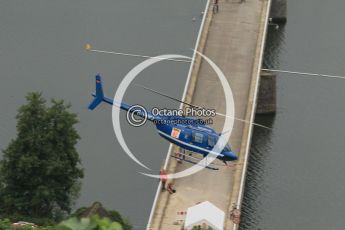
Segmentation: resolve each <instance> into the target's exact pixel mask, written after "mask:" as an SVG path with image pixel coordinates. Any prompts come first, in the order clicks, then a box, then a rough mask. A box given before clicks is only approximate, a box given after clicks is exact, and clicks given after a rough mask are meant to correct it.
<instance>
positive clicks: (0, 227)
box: [0, 219, 11, 230]
mask: <svg viewBox="0 0 345 230" xmlns="http://www.w3.org/2000/svg"><path fill="white" fill-rule="evenodd" d="M8 229H11V221H10V220H9V219H3V220H0V230H8Z"/></svg>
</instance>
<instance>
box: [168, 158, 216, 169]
mask: <svg viewBox="0 0 345 230" xmlns="http://www.w3.org/2000/svg"><path fill="white" fill-rule="evenodd" d="M171 157H173V158H175V159H177V160H178V161H184V162H187V163H190V164H194V165H199V166H203V167H204V168H207V169H211V170H219V168H215V167H211V166H204V165H200V164H199V163H198V162H194V161H192V160H188V159H183V158H180V157H177V156H174V155H171Z"/></svg>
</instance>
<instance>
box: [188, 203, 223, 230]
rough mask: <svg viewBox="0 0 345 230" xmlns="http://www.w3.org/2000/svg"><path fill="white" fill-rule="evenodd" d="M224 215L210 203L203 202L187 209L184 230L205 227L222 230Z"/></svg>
mask: <svg viewBox="0 0 345 230" xmlns="http://www.w3.org/2000/svg"><path fill="white" fill-rule="evenodd" d="M224 217H225V214H224V212H223V211H222V210H220V209H219V208H217V207H216V206H214V205H213V204H212V203H210V202H208V201H205V202H202V203H200V204H197V205H195V206H193V207H190V208H188V209H187V215H186V220H185V224H184V229H185V230H191V229H193V227H196V226H203V225H205V224H206V225H207V226H209V227H211V229H213V230H224Z"/></svg>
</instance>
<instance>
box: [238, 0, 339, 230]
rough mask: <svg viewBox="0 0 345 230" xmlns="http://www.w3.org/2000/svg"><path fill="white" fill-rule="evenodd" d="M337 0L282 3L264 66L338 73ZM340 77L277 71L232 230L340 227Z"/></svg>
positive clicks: (259, 120)
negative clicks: (273, 101)
mask: <svg viewBox="0 0 345 230" xmlns="http://www.w3.org/2000/svg"><path fill="white" fill-rule="evenodd" d="M344 12H345V2H344V1H343V0H330V1H323V0H288V22H287V24H286V26H285V28H282V29H279V30H278V31H275V30H274V28H270V30H269V36H268V43H267V47H266V55H265V65H266V66H268V67H270V68H278V69H286V70H294V71H302V72H315V73H325V74H333V75H342V76H344V75H345V65H344V60H345V45H344V42H345V30H344V29H343V23H344V21H345V14H344ZM344 98H345V80H344V79H329V78H318V77H303V76H293V75H289V74H278V76H277V114H276V115H275V116H274V117H271V116H257V122H261V123H264V124H267V125H270V126H272V127H273V130H271V131H267V130H263V129H260V128H255V130H254V135H253V142H252V146H251V155H250V161H249V168H248V176H247V180H246V189H245V195H244V203H243V210H242V212H243V215H242V224H241V226H240V229H250V230H254V229H255V230H256V229H261V230H285V229H286V230H290V229H304V230H311V229H312V230H315V229H344V226H345V218H344V213H345V199H344V196H345V184H344V183H343V180H344V177H345V167H344V165H345V151H344V149H345V142H344V137H345V122H344V121H345V100H344Z"/></svg>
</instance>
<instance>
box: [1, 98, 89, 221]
mask: <svg viewBox="0 0 345 230" xmlns="http://www.w3.org/2000/svg"><path fill="white" fill-rule="evenodd" d="M26 99H27V103H26V104H25V105H23V106H21V107H20V109H19V112H18V114H17V117H16V119H17V137H16V138H15V139H13V140H11V142H10V143H9V145H8V147H7V148H6V149H5V150H3V153H4V155H3V159H2V160H1V161H0V203H1V205H0V216H13V215H15V216H24V217H39V218H53V219H58V217H59V216H61V215H63V214H66V213H70V211H71V206H72V204H73V203H74V201H75V199H76V198H77V196H78V194H79V190H80V179H81V178H82V177H83V169H82V168H81V165H80V158H79V154H78V152H77V150H76V148H75V145H76V144H77V141H78V139H79V138H80V137H79V135H78V133H77V131H76V129H75V127H74V126H75V124H77V122H78V120H77V115H76V114H75V113H72V112H70V111H69V110H70V105H67V104H65V103H64V101H63V100H51V105H50V106H47V105H46V101H45V100H44V98H43V97H42V95H41V93H37V92H34V93H29V94H28V95H27V97H26Z"/></svg>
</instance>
